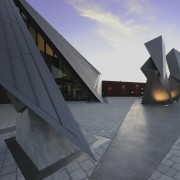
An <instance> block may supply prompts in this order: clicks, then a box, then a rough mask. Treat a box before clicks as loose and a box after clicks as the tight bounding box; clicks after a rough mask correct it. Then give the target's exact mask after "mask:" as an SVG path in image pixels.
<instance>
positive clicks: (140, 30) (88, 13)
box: [68, 0, 149, 49]
mask: <svg viewBox="0 0 180 180" xmlns="http://www.w3.org/2000/svg"><path fill="white" fill-rule="evenodd" d="M127 1H129V3H130V1H132V2H133V3H134V5H133V7H134V8H132V7H131V8H130V10H131V12H132V11H134V12H135V11H136V12H140V11H142V10H141V6H140V5H137V3H135V2H134V0H127ZM68 3H69V4H71V6H73V7H74V8H75V10H77V11H78V12H79V14H80V15H81V16H83V17H86V18H88V19H90V20H92V21H94V22H95V23H97V25H98V26H97V33H99V35H101V37H103V39H104V40H105V41H106V42H107V43H108V44H110V45H111V46H113V47H114V48H118V49H122V48H124V47H127V46H130V45H133V44H134V42H135V41H136V43H137V41H140V42H143V40H144V38H143V40H142V37H143V36H142V34H144V33H146V32H148V30H149V28H148V26H146V25H138V24H136V23H135V22H134V21H133V20H122V19H121V18H120V17H117V16H115V15H114V14H112V13H111V12H110V11H108V10H104V9H103V8H102V7H101V6H100V5H98V4H97V3H94V2H92V1H90V0H68Z"/></svg>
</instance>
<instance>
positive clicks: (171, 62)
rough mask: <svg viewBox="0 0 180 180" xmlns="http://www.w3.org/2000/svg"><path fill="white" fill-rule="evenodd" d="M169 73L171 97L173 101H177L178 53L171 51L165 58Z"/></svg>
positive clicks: (179, 86) (179, 85)
mask: <svg viewBox="0 0 180 180" xmlns="http://www.w3.org/2000/svg"><path fill="white" fill-rule="evenodd" d="M166 58H167V63H168V67H169V71H170V75H169V83H170V88H171V95H172V98H173V100H174V101H179V97H180V52H179V51H177V50H176V49H174V48H173V49H172V50H171V51H170V52H169V53H168V54H167V56H166Z"/></svg>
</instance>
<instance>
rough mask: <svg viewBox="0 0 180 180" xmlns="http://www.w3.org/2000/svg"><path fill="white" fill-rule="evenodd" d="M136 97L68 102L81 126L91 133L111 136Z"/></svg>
mask: <svg viewBox="0 0 180 180" xmlns="http://www.w3.org/2000/svg"><path fill="white" fill-rule="evenodd" d="M135 99H137V97H111V98H108V102H109V103H103V104H101V103H96V102H92V103H87V102H68V105H69V107H70V109H71V111H72V113H73V115H74V117H75V119H76V120H77V121H78V122H79V123H80V125H81V126H82V127H84V128H85V129H88V130H89V131H90V132H91V133H92V134H96V135H99V136H104V137H108V138H112V137H113V136H114V134H115V133H116V132H117V130H118V129H119V126H120V125H121V124H122V122H123V120H124V118H125V116H126V115H127V113H128V111H129V109H130V107H131V105H132V104H133V102H134V101H135Z"/></svg>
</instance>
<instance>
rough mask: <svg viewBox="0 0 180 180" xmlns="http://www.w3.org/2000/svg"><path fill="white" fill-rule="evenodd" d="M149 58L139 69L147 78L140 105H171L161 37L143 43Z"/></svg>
mask: <svg viewBox="0 0 180 180" xmlns="http://www.w3.org/2000/svg"><path fill="white" fill-rule="evenodd" d="M145 46H146V48H147V50H148V51H149V53H150V55H151V57H150V58H149V59H148V60H147V61H146V63H145V64H144V65H143V66H142V67H141V70H142V72H143V73H144V75H145V76H146V77H147V83H146V87H145V92H144V96H143V99H142V104H162V103H165V104H168V103H172V98H171V93H170V87H169V82H168V77H167V73H166V55H165V46H164V42H163V39H162V36H159V37H157V38H155V39H153V40H151V41H149V42H147V43H145Z"/></svg>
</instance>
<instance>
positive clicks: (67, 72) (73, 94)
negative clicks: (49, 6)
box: [6, 0, 102, 101]
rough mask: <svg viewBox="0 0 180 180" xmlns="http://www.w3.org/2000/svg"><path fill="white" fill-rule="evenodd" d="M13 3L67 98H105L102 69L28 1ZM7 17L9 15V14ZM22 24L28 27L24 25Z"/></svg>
mask: <svg viewBox="0 0 180 180" xmlns="http://www.w3.org/2000/svg"><path fill="white" fill-rule="evenodd" d="M12 2H13V3H15V4H16V6H17V8H18V9H19V13H20V14H21V17H22V19H23V21H24V24H25V25H26V28H27V29H28V31H29V34H31V36H32V39H33V40H34V43H35V44H36V46H37V48H38V49H39V51H40V52H41V54H42V56H43V58H44V60H45V62H46V64H47V65H48V67H49V70H50V71H51V73H52V75H53V77H54V79H55V81H56V83H57V85H58V87H59V89H60V90H61V93H62V94H63V97H64V98H65V100H85V101H86V100H87V101H88V100H95V101H102V98H101V95H100V93H101V89H100V88H101V87H100V81H99V78H100V73H99V71H97V69H96V68H94V67H93V66H92V65H91V64H90V63H89V62H88V61H87V60H86V59H85V58H84V57H83V56H82V55H81V54H80V53H79V52H78V51H77V50H76V49H75V48H74V47H73V46H72V45H71V44H69V43H68V42H67V41H66V40H65V39H64V38H63V37H62V36H61V35H60V34H59V33H58V32H57V31H56V30H55V29H54V28H53V27H52V26H51V25H50V24H49V23H48V22H47V21H46V20H45V19H44V18H43V17H41V16H40V15H39V13H38V12H36V11H35V10H34V9H33V8H32V7H31V6H30V5H29V4H28V3H27V2H26V1H24V0H14V1H12ZM9 13H10V12H9ZM6 16H9V15H8V14H6ZM21 25H22V23H21ZM22 26H23V28H25V27H24V25H22ZM21 28H22V27H21Z"/></svg>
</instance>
